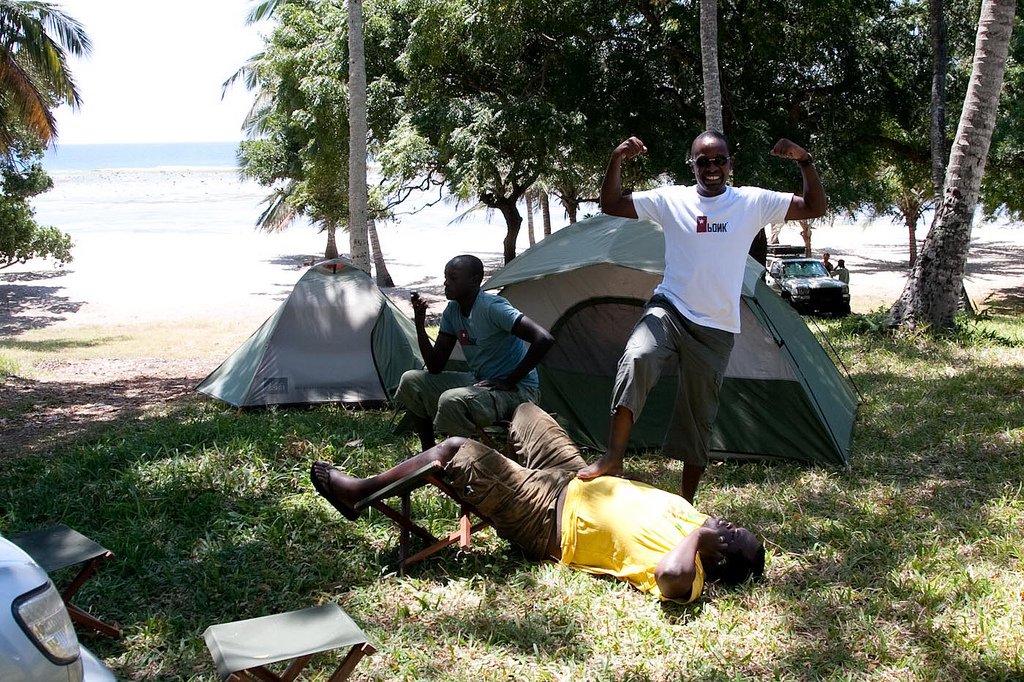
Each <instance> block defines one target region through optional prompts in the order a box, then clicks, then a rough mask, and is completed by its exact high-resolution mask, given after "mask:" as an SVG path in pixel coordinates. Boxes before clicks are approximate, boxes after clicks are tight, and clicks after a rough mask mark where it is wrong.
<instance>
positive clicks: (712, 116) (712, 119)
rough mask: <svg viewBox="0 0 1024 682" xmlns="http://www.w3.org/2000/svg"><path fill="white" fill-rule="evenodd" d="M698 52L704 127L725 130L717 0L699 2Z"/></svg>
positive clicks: (719, 130)
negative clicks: (719, 70) (701, 80)
mask: <svg viewBox="0 0 1024 682" xmlns="http://www.w3.org/2000/svg"><path fill="white" fill-rule="evenodd" d="M700 54H701V64H702V66H703V73H704V128H705V129H706V130H716V131H718V132H720V133H721V132H725V130H724V125H723V122H722V86H721V81H720V80H719V73H718V0H701V2H700Z"/></svg>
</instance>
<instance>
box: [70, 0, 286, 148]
mask: <svg viewBox="0 0 1024 682" xmlns="http://www.w3.org/2000/svg"><path fill="white" fill-rule="evenodd" d="M53 2H54V4H56V5H58V6H60V7H61V8H62V9H63V10H64V11H65V12H66V13H67V14H69V15H71V16H72V17H74V18H75V19H77V20H78V21H79V22H81V23H82V24H83V25H84V26H85V30H86V33H87V34H88V35H89V38H90V39H91V40H92V45H93V50H92V55H91V56H89V57H85V58H81V59H79V58H71V60H70V66H71V72H72V74H73V76H74V78H75V81H76V82H77V83H78V86H79V91H80V92H81V95H82V100H83V101H82V106H81V107H80V108H79V109H78V110H77V111H74V110H72V109H71V108H70V107H67V106H62V107H60V108H59V109H57V111H56V116H57V126H58V127H57V130H58V139H57V144H58V145H60V144H93V143H115V142H221V141H224V142H228V141H237V140H241V139H242V130H241V126H242V120H243V119H244V117H245V114H246V113H247V112H248V110H249V106H250V105H251V103H252V99H253V98H252V95H251V94H250V93H249V92H247V91H246V90H245V88H244V86H242V85H239V84H236V85H234V86H233V87H232V89H231V90H230V91H229V92H228V94H227V96H226V97H224V99H223V100H222V99H221V84H222V83H223V82H224V81H225V80H227V79H228V78H229V77H230V76H231V75H232V74H233V73H235V71H237V70H238V67H240V66H241V65H242V64H243V63H245V61H246V60H247V59H248V58H249V57H251V56H252V55H254V54H256V53H257V52H259V51H260V49H261V48H262V38H261V34H265V33H267V32H269V30H270V28H271V26H270V25H269V24H268V23H267V22H261V23H260V24H257V25H254V26H247V25H246V23H245V17H246V16H247V15H248V13H249V9H250V8H251V6H252V4H253V1H252V0H175V2H156V1H155V0H53Z"/></svg>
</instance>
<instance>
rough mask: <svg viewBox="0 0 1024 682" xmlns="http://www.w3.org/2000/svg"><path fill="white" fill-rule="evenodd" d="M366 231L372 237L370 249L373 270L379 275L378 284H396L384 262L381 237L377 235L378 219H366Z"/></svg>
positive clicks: (386, 285)
mask: <svg viewBox="0 0 1024 682" xmlns="http://www.w3.org/2000/svg"><path fill="white" fill-rule="evenodd" d="M366 232H367V234H368V236H369V237H370V251H371V255H372V256H373V271H374V272H375V273H376V276H377V286H379V287H393V286H395V280H393V279H392V278H391V273H390V272H388V265H387V263H385V262H384V252H383V251H381V250H380V237H379V236H378V235H377V223H376V221H373V220H367V221H366Z"/></svg>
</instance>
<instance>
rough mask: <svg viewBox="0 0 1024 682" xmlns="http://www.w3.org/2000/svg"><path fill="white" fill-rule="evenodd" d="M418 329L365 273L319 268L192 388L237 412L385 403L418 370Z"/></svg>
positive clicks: (327, 265)
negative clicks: (308, 405)
mask: <svg viewBox="0 0 1024 682" xmlns="http://www.w3.org/2000/svg"><path fill="white" fill-rule="evenodd" d="M422 367H423V359H422V358H421V357H420V352H419V347H418V346H417V344H416V328H415V327H414V326H413V323H412V320H410V319H409V318H408V317H406V316H405V315H404V314H403V313H402V311H401V310H399V309H398V308H397V307H396V306H395V304H394V303H392V302H391V300H390V299H389V298H388V297H387V296H385V295H384V293H383V292H382V291H381V290H380V289H378V288H377V286H376V285H375V284H374V283H373V281H372V280H371V279H370V276H369V275H367V274H366V273H365V272H363V271H362V270H360V269H359V268H357V267H355V266H354V265H353V264H352V263H351V262H350V261H348V260H346V259H344V258H337V259H334V260H328V261H323V262H321V263H318V264H317V265H315V266H313V267H311V268H310V269H309V270H307V271H306V273H305V274H304V275H303V276H302V277H301V278H300V279H299V281H298V282H297V283H296V284H295V287H294V289H292V292H291V294H289V295H288V298H287V299H286V300H285V301H284V302H283V303H282V304H281V306H280V307H279V308H278V309H277V311H276V312H275V313H274V314H273V315H271V316H270V317H269V318H268V319H267V321H266V322H264V323H263V325H262V326H261V327H260V328H259V329H257V330H256V331H255V332H254V333H253V335H252V336H250V337H249V339H248V340H247V341H246V342H245V343H243V344H242V345H241V346H240V347H239V348H238V349H237V350H236V351H235V352H234V353H232V354H231V356H230V357H228V359H227V360H225V361H224V362H223V363H222V364H221V366H220V367H218V368H217V369H215V370H214V371H213V372H212V373H211V374H210V375H209V376H208V377H206V379H204V380H203V381H202V383H200V384H199V386H197V387H196V390H197V391H199V392H200V393H206V394H207V395H210V396H213V397H214V398H219V399H220V400H223V401H225V402H227V403H230V404H231V405H234V406H236V407H249V406H255V405H283V404H293V403H321V402H342V403H359V404H361V405H364V406H370V405H379V404H384V403H386V402H388V401H389V400H390V397H391V396H393V395H394V392H395V389H396V388H397V387H398V381H399V379H401V377H402V373H403V372H405V371H406V370H407V369H420V368H422Z"/></svg>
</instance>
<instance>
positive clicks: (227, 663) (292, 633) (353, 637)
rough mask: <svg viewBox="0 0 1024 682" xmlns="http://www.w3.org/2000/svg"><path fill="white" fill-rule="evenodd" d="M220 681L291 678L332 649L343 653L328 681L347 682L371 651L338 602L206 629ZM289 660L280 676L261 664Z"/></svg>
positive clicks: (285, 681) (357, 627)
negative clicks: (314, 659) (317, 655)
mask: <svg viewBox="0 0 1024 682" xmlns="http://www.w3.org/2000/svg"><path fill="white" fill-rule="evenodd" d="M203 639H204V640H205V641H206V647H207V649H209V650H210V655H211V656H212V657H213V662H214V664H216V666H217V674H218V675H219V676H220V679H221V680H255V679H260V680H272V681H275V680H279V681H282V682H290V681H291V680H294V679H296V678H297V677H298V676H299V674H300V673H301V672H302V670H303V668H305V667H306V665H307V664H308V663H309V661H310V659H311V658H312V657H313V656H314V655H315V654H318V653H322V652H324V651H330V650H332V649H346V648H347V649H348V653H347V654H345V657H344V659H342V662H341V664H340V665H339V666H338V668H337V669H336V670H335V671H334V673H333V674H332V675H331V677H330V678H329V679H330V681H331V682H341V680H345V679H348V676H349V675H351V674H352V671H353V670H354V669H355V667H356V665H357V664H358V663H359V661H360V660H362V658H363V656H368V655H370V654H373V653H376V651H377V649H376V648H375V647H374V646H373V645H372V644H370V642H369V640H368V639H367V638H366V635H365V634H364V633H363V631H362V630H361V629H360V628H359V626H358V625H356V624H355V622H354V621H353V620H352V618H350V617H349V615H348V614H347V613H345V611H344V609H342V608H341V607H340V606H338V605H337V604H333V603H331V604H324V605H323V606H313V607H310V608H307V609H301V610H299V611H289V612H287V613H278V614H273V615H270V616H261V617H259V618H250V619H248V620H240V621H235V622H233V623H220V624H218V625H211V626H210V627H208V628H206V631H205V632H203ZM284 661H291V663H290V664H289V665H288V667H287V668H286V669H285V671H284V672H283V673H281V674H280V675H279V674H277V673H274V672H272V671H271V670H269V669H268V668H266V666H269V665H273V664H274V663H281V662H284Z"/></svg>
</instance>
